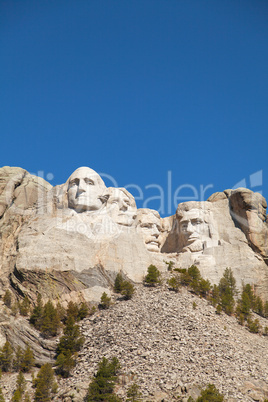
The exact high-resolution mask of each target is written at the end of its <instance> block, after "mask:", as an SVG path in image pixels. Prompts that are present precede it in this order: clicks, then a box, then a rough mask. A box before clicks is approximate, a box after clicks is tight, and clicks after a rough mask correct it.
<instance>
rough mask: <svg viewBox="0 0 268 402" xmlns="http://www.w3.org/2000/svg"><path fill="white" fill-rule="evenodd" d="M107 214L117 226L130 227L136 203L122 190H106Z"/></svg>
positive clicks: (112, 188) (111, 188) (134, 214)
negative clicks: (107, 196)
mask: <svg viewBox="0 0 268 402" xmlns="http://www.w3.org/2000/svg"><path fill="white" fill-rule="evenodd" d="M108 195H109V198H108V201H107V205H106V207H107V212H108V214H109V215H110V216H111V217H112V219H113V221H114V222H116V223H118V224H119V225H124V226H131V225H132V224H133V222H134V218H135V217H136V211H137V207H136V202H135V198H134V197H133V195H132V194H130V193H129V192H128V191H127V190H126V189H124V188H114V187H110V188H108Z"/></svg>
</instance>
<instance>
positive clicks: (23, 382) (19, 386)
mask: <svg viewBox="0 0 268 402" xmlns="http://www.w3.org/2000/svg"><path fill="white" fill-rule="evenodd" d="M16 385H17V389H18V390H19V391H20V392H21V394H23V393H24V392H25V388H26V380H25V378H24V375H23V374H22V372H21V371H20V372H19V374H18V376H17V382H16Z"/></svg>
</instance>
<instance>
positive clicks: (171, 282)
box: [167, 275, 181, 292]
mask: <svg viewBox="0 0 268 402" xmlns="http://www.w3.org/2000/svg"><path fill="white" fill-rule="evenodd" d="M167 284H168V286H169V287H170V288H171V289H172V290H174V291H175V292H178V290H179V288H180V284H181V281H180V277H179V275H175V276H172V278H170V279H168V280H167Z"/></svg>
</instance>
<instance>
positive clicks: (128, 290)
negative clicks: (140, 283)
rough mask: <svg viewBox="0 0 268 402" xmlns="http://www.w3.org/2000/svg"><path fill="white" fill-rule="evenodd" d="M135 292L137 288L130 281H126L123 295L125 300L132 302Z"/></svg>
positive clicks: (123, 285) (122, 291) (123, 286)
mask: <svg viewBox="0 0 268 402" xmlns="http://www.w3.org/2000/svg"><path fill="white" fill-rule="evenodd" d="M134 292H135V288H134V286H133V285H132V283H130V282H129V281H124V282H123V284H122V290H121V294H122V295H123V296H124V298H125V300H130V299H131V298H132V296H133V294H134Z"/></svg>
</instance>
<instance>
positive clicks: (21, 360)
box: [0, 341, 35, 373]
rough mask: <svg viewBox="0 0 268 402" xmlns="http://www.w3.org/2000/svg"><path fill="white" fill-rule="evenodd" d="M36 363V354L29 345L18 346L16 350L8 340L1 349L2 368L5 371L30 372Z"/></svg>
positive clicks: (0, 363) (0, 360)
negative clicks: (23, 347)
mask: <svg viewBox="0 0 268 402" xmlns="http://www.w3.org/2000/svg"><path fill="white" fill-rule="evenodd" d="M34 364H35V360H34V354H33V351H32V350H31V348H30V346H29V345H28V346H27V347H26V348H25V349H22V348H21V347H20V346H18V347H17V349H16V350H14V349H13V348H12V346H11V344H10V342H8V341H6V342H5V344H4V346H3V347H2V348H1V349H0V368H1V370H2V371H4V372H11V371H15V372H16V371H22V372H24V373H28V372H29V371H30V370H31V368H32V367H33V366H34Z"/></svg>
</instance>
